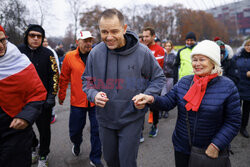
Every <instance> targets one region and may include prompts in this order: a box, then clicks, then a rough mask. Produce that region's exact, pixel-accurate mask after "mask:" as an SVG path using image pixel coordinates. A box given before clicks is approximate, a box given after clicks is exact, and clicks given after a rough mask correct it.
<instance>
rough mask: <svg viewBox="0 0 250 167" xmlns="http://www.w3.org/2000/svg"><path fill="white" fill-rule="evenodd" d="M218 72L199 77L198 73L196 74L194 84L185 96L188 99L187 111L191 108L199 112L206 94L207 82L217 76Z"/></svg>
mask: <svg viewBox="0 0 250 167" xmlns="http://www.w3.org/2000/svg"><path fill="white" fill-rule="evenodd" d="M217 76H218V74H211V75H207V76H205V77H199V76H198V75H194V79H193V81H194V84H193V85H192V86H191V87H190V88H189V90H188V92H187V93H186V95H185V96H184V97H183V99H184V100H186V101H187V104H186V106H185V107H186V109H187V111H189V110H191V109H192V111H195V112H197V111H198V109H199V107H200V104H201V101H202V99H203V97H204V95H205V92H206V89H207V83H208V82H209V81H210V80H211V79H213V78H215V77H217Z"/></svg>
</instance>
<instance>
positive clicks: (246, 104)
mask: <svg viewBox="0 0 250 167" xmlns="http://www.w3.org/2000/svg"><path fill="white" fill-rule="evenodd" d="M242 102H243V106H242V123H241V127H242V128H243V129H245V128H246V127H247V125H248V120H249V112H250V101H247V100H242Z"/></svg>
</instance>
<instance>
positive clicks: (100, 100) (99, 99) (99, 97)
mask: <svg viewBox="0 0 250 167" xmlns="http://www.w3.org/2000/svg"><path fill="white" fill-rule="evenodd" d="M107 101H109V99H108V97H107V95H106V93H104V92H99V93H97V94H96V96H95V105H96V106H98V107H102V108H103V107H104V106H105V105H106V102H107Z"/></svg>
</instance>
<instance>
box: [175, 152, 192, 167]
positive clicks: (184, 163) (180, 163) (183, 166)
mask: <svg viewBox="0 0 250 167" xmlns="http://www.w3.org/2000/svg"><path fill="white" fill-rule="evenodd" d="M174 156H175V166H176V167H188V161H189V157H190V155H188V154H183V153H181V152H178V151H175V152H174Z"/></svg>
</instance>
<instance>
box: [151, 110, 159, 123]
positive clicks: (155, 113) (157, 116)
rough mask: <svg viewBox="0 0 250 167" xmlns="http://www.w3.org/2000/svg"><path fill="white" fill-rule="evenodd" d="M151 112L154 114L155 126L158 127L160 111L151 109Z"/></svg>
mask: <svg viewBox="0 0 250 167" xmlns="http://www.w3.org/2000/svg"><path fill="white" fill-rule="evenodd" d="M150 111H152V112H153V125H157V124H158V122H159V110H155V109H151V108H150Z"/></svg>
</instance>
